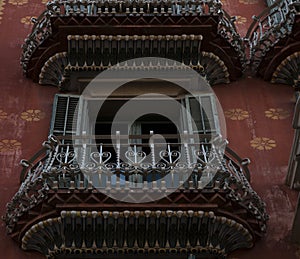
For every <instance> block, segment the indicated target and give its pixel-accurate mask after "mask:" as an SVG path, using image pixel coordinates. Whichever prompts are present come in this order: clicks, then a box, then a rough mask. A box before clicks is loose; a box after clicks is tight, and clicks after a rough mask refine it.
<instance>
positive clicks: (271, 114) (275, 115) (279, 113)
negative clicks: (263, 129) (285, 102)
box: [265, 108, 290, 120]
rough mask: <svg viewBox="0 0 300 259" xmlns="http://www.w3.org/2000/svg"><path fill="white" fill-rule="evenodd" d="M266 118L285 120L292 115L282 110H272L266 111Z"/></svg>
mask: <svg viewBox="0 0 300 259" xmlns="http://www.w3.org/2000/svg"><path fill="white" fill-rule="evenodd" d="M265 116H266V117H267V118H269V119H272V120H284V119H286V118H288V117H289V116H290V113H289V112H288V111H286V110H284V109H281V108H270V109H269V110H267V111H265Z"/></svg>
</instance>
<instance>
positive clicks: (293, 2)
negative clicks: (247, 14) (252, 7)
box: [245, 0, 299, 68]
mask: <svg viewBox="0 0 300 259" xmlns="http://www.w3.org/2000/svg"><path fill="white" fill-rule="evenodd" d="M298 7H299V1H297V0H281V1H276V2H275V3H274V4H273V5H271V6H269V7H268V8H266V9H265V10H264V11H263V12H262V13H261V14H260V15H258V16H253V22H252V24H251V26H250V27H249V29H248V32H247V35H246V37H245V39H246V41H247V42H248V44H249V47H250V57H249V60H250V63H251V64H252V65H253V66H254V68H257V67H258V66H259V64H260V62H261V61H262V59H263V58H264V56H265V55H266V54H267V52H268V51H269V50H270V49H271V48H272V47H273V46H274V45H275V44H276V43H278V42H279V41H280V40H281V39H283V38H285V37H286V36H287V35H288V34H290V33H291V31H292V27H293V24H294V18H295V14H296V13H297V8H298Z"/></svg>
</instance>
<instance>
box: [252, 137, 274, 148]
mask: <svg viewBox="0 0 300 259" xmlns="http://www.w3.org/2000/svg"><path fill="white" fill-rule="evenodd" d="M250 145H251V147H253V148H254V149H257V150H261V151H263V150H271V149H273V148H275V147H276V141H275V140H273V139H270V138H266V137H256V138H254V139H252V140H251V141H250Z"/></svg>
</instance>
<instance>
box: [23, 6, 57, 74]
mask: <svg viewBox="0 0 300 259" xmlns="http://www.w3.org/2000/svg"><path fill="white" fill-rule="evenodd" d="M52 14H53V13H52V12H51V11H50V10H46V11H44V12H43V13H42V14H41V15H40V16H39V17H38V18H32V19H31V21H32V22H33V23H34V26H33V28H32V32H31V33H30V34H29V35H28V36H27V38H26V39H25V43H24V44H23V45H22V50H23V52H22V57H21V65H22V67H23V72H24V73H25V72H26V71H27V67H28V63H29V61H30V59H31V57H32V55H33V53H34V52H35V51H36V49H37V48H38V47H39V46H40V45H41V44H42V43H43V42H44V41H45V40H46V39H47V38H48V37H49V36H50V35H51V34H52V28H51V21H50V17H51V15H52Z"/></svg>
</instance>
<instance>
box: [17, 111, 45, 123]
mask: <svg viewBox="0 0 300 259" xmlns="http://www.w3.org/2000/svg"><path fill="white" fill-rule="evenodd" d="M43 118H45V113H44V112H42V111H41V110H32V109H30V110H27V111H25V112H22V113H21V119H22V120H25V121H40V120H41V119H43Z"/></svg>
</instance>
